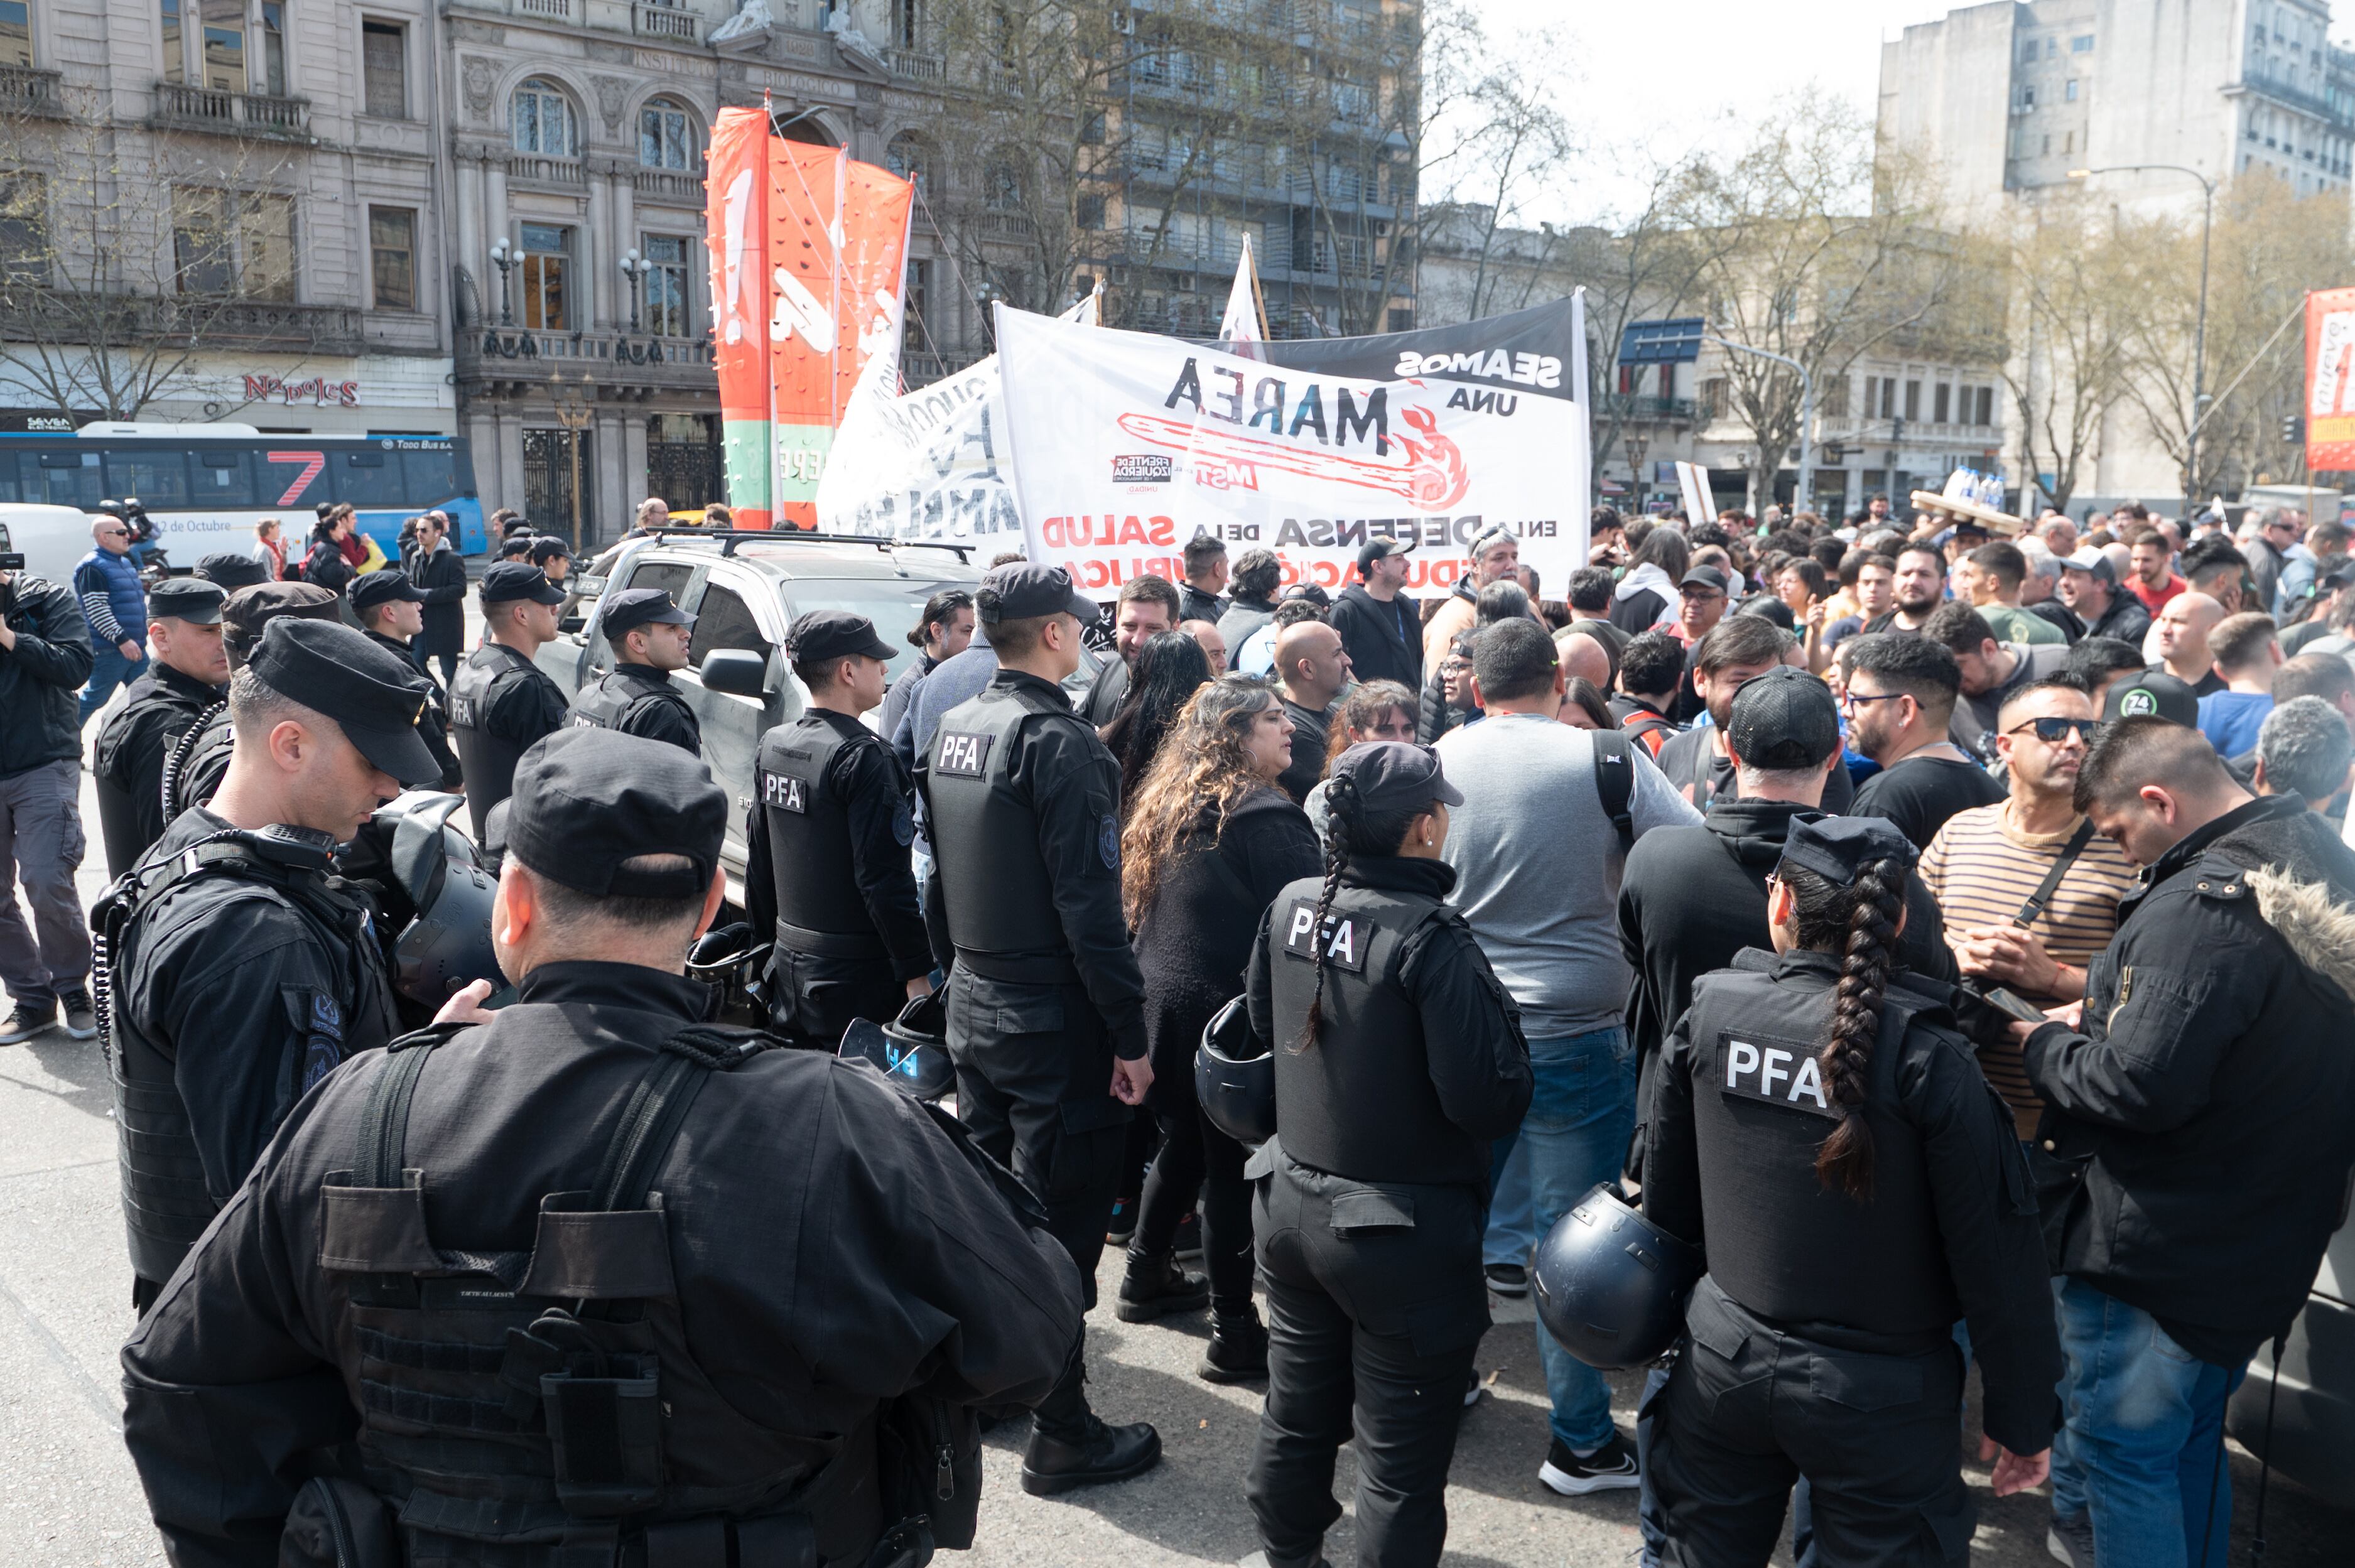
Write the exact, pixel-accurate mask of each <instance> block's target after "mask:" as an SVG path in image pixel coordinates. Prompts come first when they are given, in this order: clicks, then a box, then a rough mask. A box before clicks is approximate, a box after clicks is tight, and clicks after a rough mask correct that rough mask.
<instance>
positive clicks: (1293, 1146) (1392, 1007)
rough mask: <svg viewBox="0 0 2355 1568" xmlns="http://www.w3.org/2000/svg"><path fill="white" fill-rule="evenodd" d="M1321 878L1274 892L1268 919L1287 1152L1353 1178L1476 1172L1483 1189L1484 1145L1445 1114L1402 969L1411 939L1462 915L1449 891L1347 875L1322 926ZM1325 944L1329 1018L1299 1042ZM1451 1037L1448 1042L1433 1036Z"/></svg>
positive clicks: (1414, 1178) (1448, 1177)
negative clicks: (1438, 895)
mask: <svg viewBox="0 0 2355 1568" xmlns="http://www.w3.org/2000/svg"><path fill="white" fill-rule="evenodd" d="M1320 887H1321V884H1320V883H1319V882H1318V881H1317V880H1316V879H1315V878H1312V877H1304V878H1302V879H1301V880H1299V881H1296V882H1294V883H1292V884H1290V885H1289V886H1287V887H1286V888H1285V889H1284V891H1282V892H1280V893H1278V894H1276V896H1275V902H1274V904H1273V910H1274V921H1273V924H1272V925H1271V927H1270V928H1269V932H1268V941H1269V944H1270V948H1271V951H1270V954H1269V965H1268V967H1269V970H1270V976H1269V979H1270V985H1269V992H1270V999H1271V1002H1272V1004H1273V1005H1272V1008H1271V1012H1272V1016H1273V1024H1274V1028H1275V1039H1274V1040H1273V1045H1274V1047H1275V1122H1276V1133H1277V1136H1279V1137H1281V1138H1282V1139H1283V1141H1284V1153H1286V1154H1288V1155H1290V1156H1291V1157H1293V1158H1294V1159H1295V1160H1297V1161H1299V1162H1300V1163H1301V1164H1302V1165H1305V1166H1309V1167H1312V1168H1315V1169H1317V1170H1322V1171H1326V1172H1328V1173H1330V1174H1331V1175H1334V1176H1341V1177H1347V1178H1348V1179H1350V1180H1352V1181H1396V1182H1422V1183H1429V1184H1433V1185H1444V1184H1449V1183H1458V1182H1470V1183H1474V1184H1477V1185H1479V1186H1480V1187H1481V1188H1482V1189H1483V1190H1484V1191H1485V1190H1486V1188H1487V1179H1488V1168H1487V1155H1486V1153H1485V1147H1486V1146H1485V1145H1480V1144H1477V1143H1476V1141H1475V1140H1474V1139H1473V1138H1472V1137H1471V1136H1470V1135H1468V1134H1466V1133H1465V1131H1464V1130H1463V1129H1462V1128H1461V1127H1458V1126H1457V1125H1455V1123H1453V1122H1451V1121H1449V1120H1448V1119H1447V1114H1446V1112H1445V1111H1444V1110H1443V1109H1442V1108H1441V1106H1440V1104H1439V1094H1438V1092H1437V1091H1436V1090H1434V1089H1433V1087H1432V1084H1431V1067H1430V1056H1429V1051H1430V1047H1431V1046H1432V1045H1433V1043H1434V1042H1432V1041H1428V1040H1425V1039H1424V1038H1423V1015H1422V1013H1421V1011H1420V1010H1419V1009H1418V1008H1416V1007H1415V1005H1414V1001H1413V999H1412V997H1409V996H1408V995H1407V993H1406V988H1405V987H1404V986H1402V985H1401V983H1400V980H1399V965H1400V961H1401V950H1402V949H1403V948H1404V947H1405V945H1406V942H1407V939H1408V938H1409V937H1410V936H1412V935H1413V934H1414V933H1416V932H1417V931H1419V930H1421V929H1422V928H1423V926H1424V925H1426V924H1428V923H1431V922H1433V921H1455V922H1458V923H1460V922H1461V919H1462V917H1461V916H1459V915H1457V914H1456V913H1455V912H1454V911H1453V910H1451V909H1449V908H1448V907H1447V905H1446V904H1445V903H1444V902H1443V901H1441V900H1439V899H1435V898H1431V897H1428V896H1425V895H1422V894H1417V893H1412V892H1402V891H1395V890H1391V889H1387V888H1369V887H1357V886H1351V885H1349V884H1348V883H1344V884H1343V885H1342V887H1341V888H1340V889H1339V890H1338V891H1337V892H1336V893H1335V894H1334V897H1333V903H1332V907H1331V908H1330V909H1329V910H1328V911H1327V914H1326V918H1325V930H1324V935H1323V936H1322V938H1321V939H1320V938H1318V937H1317V936H1316V934H1315V927H1316V897H1317V893H1318V891H1320ZM1320 940H1321V942H1322V944H1323V946H1324V950H1325V997H1324V1006H1323V1008H1322V1013H1323V1024H1322V1027H1321V1028H1320V1029H1318V1030H1317V1035H1316V1042H1315V1043H1314V1044H1310V1045H1305V1046H1304V1045H1303V1044H1302V1043H1301V1042H1302V1040H1303V1038H1304V1035H1305V1029H1306V1027H1307V1022H1308V1002H1309V998H1310V997H1311V996H1312V995H1313V994H1314V993H1315V991H1316V963H1315V961H1314V956H1313V955H1314V954H1315V951H1316V944H1317V943H1318V942H1319V941H1320ZM1435 1043H1437V1044H1439V1045H1440V1046H1441V1047H1442V1048H1443V1049H1444V1045H1445V1042H1444V1041H1440V1042H1435Z"/></svg>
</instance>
